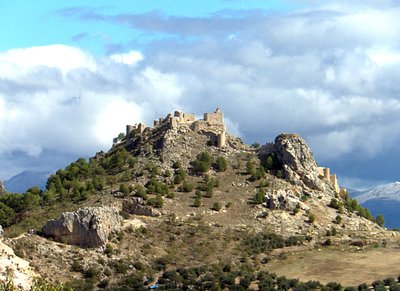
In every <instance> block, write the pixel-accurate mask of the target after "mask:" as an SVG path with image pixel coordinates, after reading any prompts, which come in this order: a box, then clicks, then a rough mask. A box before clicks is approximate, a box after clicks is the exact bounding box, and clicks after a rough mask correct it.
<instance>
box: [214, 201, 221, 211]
mask: <svg viewBox="0 0 400 291" xmlns="http://www.w3.org/2000/svg"><path fill="white" fill-rule="evenodd" d="M213 209H214V210H215V211H220V210H221V209H222V203H221V202H218V201H217V202H214V204H213Z"/></svg>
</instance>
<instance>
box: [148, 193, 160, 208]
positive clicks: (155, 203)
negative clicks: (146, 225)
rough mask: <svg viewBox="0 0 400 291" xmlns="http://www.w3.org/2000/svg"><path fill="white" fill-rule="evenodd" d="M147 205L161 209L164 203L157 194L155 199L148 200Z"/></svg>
mask: <svg viewBox="0 0 400 291" xmlns="http://www.w3.org/2000/svg"><path fill="white" fill-rule="evenodd" d="M147 204H148V205H150V206H154V207H156V208H162V207H163V205H164V201H163V199H162V197H161V195H160V194H157V196H156V197H155V198H150V199H149V200H147Z"/></svg>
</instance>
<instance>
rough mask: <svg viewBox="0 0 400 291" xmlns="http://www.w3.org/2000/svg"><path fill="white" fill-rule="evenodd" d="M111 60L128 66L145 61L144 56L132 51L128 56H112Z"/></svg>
mask: <svg viewBox="0 0 400 291" xmlns="http://www.w3.org/2000/svg"><path fill="white" fill-rule="evenodd" d="M110 59H111V60H113V61H114V62H117V63H122V64H126V65H135V64H136V63H138V62H140V61H142V60H143V55H142V53H141V52H138V51H130V52H129V53H126V54H114V55H111V56H110Z"/></svg>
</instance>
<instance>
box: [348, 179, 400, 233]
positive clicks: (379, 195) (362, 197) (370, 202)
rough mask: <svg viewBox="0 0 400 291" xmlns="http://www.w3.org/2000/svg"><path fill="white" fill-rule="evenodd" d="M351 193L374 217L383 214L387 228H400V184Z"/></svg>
mask: <svg viewBox="0 0 400 291" xmlns="http://www.w3.org/2000/svg"><path fill="white" fill-rule="evenodd" d="M349 193H350V195H351V196H352V197H353V198H356V199H357V201H358V203H360V204H361V205H362V206H363V207H367V208H368V209H369V210H370V211H371V213H372V215H373V216H377V215H378V214H382V215H383V216H384V218H385V226H386V227H388V228H400V215H399V213H400V182H394V183H389V184H384V185H380V186H377V187H375V188H372V189H369V190H365V191H359V192H357V193H352V192H351V191H350V192H349Z"/></svg>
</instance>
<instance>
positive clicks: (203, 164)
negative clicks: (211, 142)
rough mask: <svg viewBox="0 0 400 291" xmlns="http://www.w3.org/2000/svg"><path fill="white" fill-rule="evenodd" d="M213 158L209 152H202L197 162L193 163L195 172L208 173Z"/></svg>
mask: <svg viewBox="0 0 400 291" xmlns="http://www.w3.org/2000/svg"><path fill="white" fill-rule="evenodd" d="M211 163H212V157H211V155H210V154H209V153H208V152H202V153H200V154H198V155H197V157H196V160H194V161H193V162H192V166H193V168H194V170H195V171H196V172H198V173H206V172H208V171H209V170H210V168H211Z"/></svg>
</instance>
